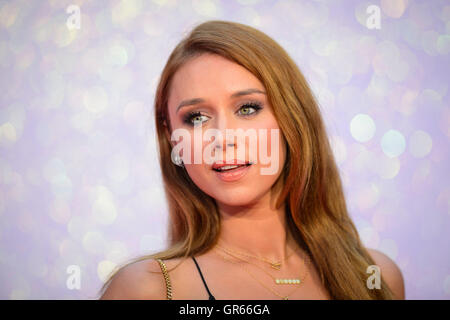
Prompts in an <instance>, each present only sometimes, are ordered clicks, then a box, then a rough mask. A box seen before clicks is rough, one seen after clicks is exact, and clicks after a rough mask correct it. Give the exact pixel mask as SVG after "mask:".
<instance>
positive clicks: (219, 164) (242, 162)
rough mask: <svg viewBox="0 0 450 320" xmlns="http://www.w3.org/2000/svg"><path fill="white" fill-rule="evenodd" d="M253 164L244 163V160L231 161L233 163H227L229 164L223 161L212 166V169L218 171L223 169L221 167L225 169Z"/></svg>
mask: <svg viewBox="0 0 450 320" xmlns="http://www.w3.org/2000/svg"><path fill="white" fill-rule="evenodd" d="M248 163H251V162H250V161H243V160H237V159H234V160H231V161H227V162H223V161H217V162H214V163H213V165H212V166H211V169H213V170H214V169H217V168H221V167H225V166H230V165H236V164H248Z"/></svg>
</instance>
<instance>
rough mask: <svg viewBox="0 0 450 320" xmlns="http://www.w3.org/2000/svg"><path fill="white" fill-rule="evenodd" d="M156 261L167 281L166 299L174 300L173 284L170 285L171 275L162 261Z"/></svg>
mask: <svg viewBox="0 0 450 320" xmlns="http://www.w3.org/2000/svg"><path fill="white" fill-rule="evenodd" d="M156 261H158V263H159V266H160V267H161V271H162V273H163V276H164V280H165V281H166V298H167V300H172V284H171V283H170V278H169V273H168V272H167V267H166V264H165V263H164V261H162V260H161V259H156Z"/></svg>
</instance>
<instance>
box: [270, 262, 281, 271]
mask: <svg viewBox="0 0 450 320" xmlns="http://www.w3.org/2000/svg"><path fill="white" fill-rule="evenodd" d="M271 267H272V268H274V269H277V270H280V267H281V262H275V263H272V264H271Z"/></svg>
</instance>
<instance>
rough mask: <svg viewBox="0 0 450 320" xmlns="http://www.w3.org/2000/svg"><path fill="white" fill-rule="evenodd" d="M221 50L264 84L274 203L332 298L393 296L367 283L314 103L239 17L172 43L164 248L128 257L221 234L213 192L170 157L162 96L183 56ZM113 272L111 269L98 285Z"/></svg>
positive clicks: (274, 50) (162, 133)
mask: <svg viewBox="0 0 450 320" xmlns="http://www.w3.org/2000/svg"><path fill="white" fill-rule="evenodd" d="M203 53H212V54H217V55H220V56H222V57H224V58H226V59H229V60H230V61H233V62H235V63H237V64H239V65H241V66H243V67H245V68H246V69H247V70H249V71H250V72H251V73H252V74H253V75H255V76H256V77H257V78H258V79H259V80H260V81H261V82H262V83H263V85H264V87H265V89H266V92H267V98H268V100H269V102H270V104H271V105H272V107H273V111H274V114H275V117H276V118H277V121H278V124H279V127H280V130H281V132H282V135H283V138H284V139H285V142H286V146H287V152H286V163H285V166H284V169H283V171H282V173H281V175H280V178H279V179H278V180H277V182H276V185H279V184H280V185H281V188H282V189H281V193H280V196H279V198H278V199H277V208H279V207H280V206H281V205H282V204H285V208H286V209H285V214H286V221H287V226H288V230H287V231H288V232H290V234H291V235H292V236H293V238H294V239H295V240H296V242H297V244H298V245H299V246H300V247H301V248H303V249H304V250H305V251H306V253H307V254H309V255H310V257H311V261H312V262H313V265H314V266H315V267H316V268H317V271H318V273H319V275H320V279H321V282H322V284H323V286H324V287H325V288H326V289H327V290H328V293H329V295H330V297H331V298H332V299H392V298H393V296H392V291H391V290H390V289H389V287H388V286H387V284H386V283H385V281H384V280H383V278H382V279H381V289H368V288H367V285H366V281H367V278H368V274H367V273H366V270H367V267H368V266H369V265H374V264H375V262H374V261H373V259H372V258H371V256H370V255H369V253H368V252H367V250H366V249H365V248H364V246H363V244H362V242H361V239H360V238H359V235H358V232H357V230H356V227H355V226H354V224H353V222H352V221H351V219H350V217H349V213H348V211H347V207H346V202H345V198H344V192H343V187H342V183H341V179H340V176H339V172H338V168H337V166H336V163H335V160H334V157H333V153H332V149H331V146H330V143H329V140H328V137H327V134H326V130H325V127H324V122H323V119H322V116H321V114H320V110H319V107H318V103H317V101H316V99H315V97H314V96H313V94H312V92H311V89H310V88H309V85H308V83H307V81H306V80H305V78H304V76H303V75H302V73H301V72H300V70H299V68H298V67H297V65H296V64H295V62H294V61H293V60H292V59H291V57H290V56H289V55H288V54H287V52H286V51H285V50H284V49H283V48H282V47H281V46H280V45H279V44H278V43H276V42H275V41H274V40H273V39H272V38H270V37H269V36H267V35H266V34H264V33H263V32H261V31H259V30H257V29H254V28H252V27H250V26H246V25H243V24H240V23H235V22H228V21H219V20H213V21H207V22H204V23H201V24H199V25H197V26H196V27H195V28H194V29H193V30H192V31H191V32H190V33H189V34H188V35H187V36H186V37H185V38H184V39H183V40H182V41H181V42H180V43H179V44H178V45H177V46H176V47H175V49H174V50H173V52H172V53H171V55H170V57H169V59H168V61H167V63H166V65H165V67H164V70H163V71H162V74H161V77H160V81H159V85H158V87H157V92H156V95H155V103H154V108H155V124H156V129H157V137H158V148H159V156H160V166H161V170H162V177H163V183H164V189H165V193H166V197H167V201H168V209H169V215H170V216H169V225H168V227H169V229H168V235H169V239H168V244H169V245H168V248H167V249H166V250H163V251H161V252H157V253H153V254H150V255H145V256H141V257H138V258H137V259H133V260H132V261H131V262H128V263H126V264H125V265H128V264H130V263H133V262H136V261H138V260H145V259H158V258H159V259H163V260H165V259H172V258H179V257H183V258H186V257H191V256H195V255H197V254H201V253H204V252H206V251H208V250H210V249H211V248H212V247H213V246H214V245H215V244H216V242H217V240H218V237H219V233H220V214H219V211H218V208H217V206H216V202H215V200H214V199H213V198H211V197H210V196H208V195H207V194H205V193H204V192H203V191H202V190H200V189H199V188H198V187H197V186H196V185H195V184H194V183H193V181H192V180H191V179H190V177H189V175H188V174H187V172H186V170H185V169H184V168H182V167H179V166H176V165H174V164H173V163H172V161H171V147H172V145H171V142H170V132H171V129H170V121H169V117H168V110H167V102H168V96H169V90H170V84H171V79H172V78H173V76H174V74H175V72H176V71H177V70H178V69H179V68H180V67H181V66H182V65H183V64H184V63H186V62H187V61H188V60H189V59H192V58H194V57H197V56H199V55H201V54H203ZM117 271H119V269H117V270H116V271H115V272H113V273H112V274H111V275H110V277H109V280H108V281H106V282H105V284H104V285H103V287H102V289H101V290H102V291H103V290H104V289H105V288H106V286H107V284H108V283H109V282H110V281H111V279H112V278H113V277H114V275H115V274H116V273H117Z"/></svg>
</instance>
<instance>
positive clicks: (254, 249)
mask: <svg viewBox="0 0 450 320" xmlns="http://www.w3.org/2000/svg"><path fill="white" fill-rule="evenodd" d="M271 200H272V199H271V195H270V193H269V194H268V195H267V196H265V197H263V198H262V199H260V200H259V201H257V202H256V203H254V204H252V205H246V206H227V205H224V204H218V207H219V211H220V214H221V221H222V223H221V233H220V237H219V242H218V243H219V245H222V246H223V247H225V248H226V249H230V250H234V251H239V252H244V253H246V254H250V255H255V256H259V257H264V258H266V259H269V260H271V261H285V259H286V257H287V256H288V255H289V254H290V253H291V252H292V251H294V250H295V249H296V248H297V245H296V244H295V241H294V240H293V238H292V237H291V235H290V233H289V232H288V228H287V224H286V218H285V205H284V204H283V205H282V206H281V207H280V208H278V209H277V208H275V205H274V203H273V201H271Z"/></svg>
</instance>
